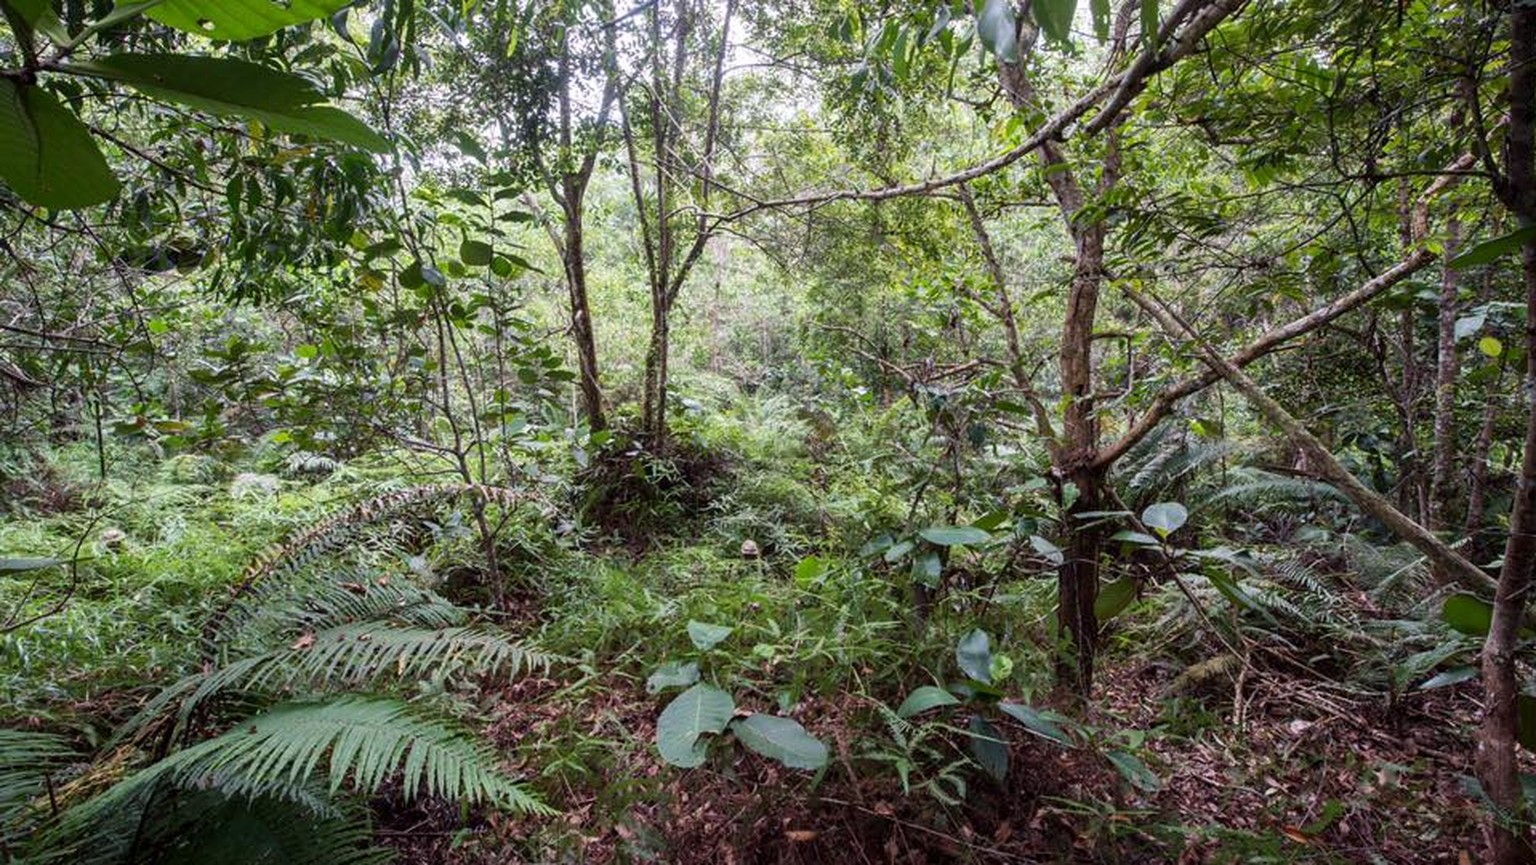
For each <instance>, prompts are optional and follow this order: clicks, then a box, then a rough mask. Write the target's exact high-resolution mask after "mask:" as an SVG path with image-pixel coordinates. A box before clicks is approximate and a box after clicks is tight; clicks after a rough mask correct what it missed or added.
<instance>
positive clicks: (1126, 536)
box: [1109, 531, 1162, 547]
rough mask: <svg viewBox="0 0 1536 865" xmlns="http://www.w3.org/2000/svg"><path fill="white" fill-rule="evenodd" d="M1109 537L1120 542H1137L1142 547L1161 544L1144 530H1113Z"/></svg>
mask: <svg viewBox="0 0 1536 865" xmlns="http://www.w3.org/2000/svg"><path fill="white" fill-rule="evenodd" d="M1109 539H1110V540H1112V541H1119V542H1120V543H1122V544H1137V545H1138V546H1143V547H1157V546H1162V543H1161V542H1160V541H1158V539H1157V538H1154V537H1152V536H1151V535H1149V534H1147V533H1146V532H1130V531H1126V532H1115V533H1114V534H1112V535H1110V536H1109Z"/></svg>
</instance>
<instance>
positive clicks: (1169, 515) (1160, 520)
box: [1141, 502, 1189, 538]
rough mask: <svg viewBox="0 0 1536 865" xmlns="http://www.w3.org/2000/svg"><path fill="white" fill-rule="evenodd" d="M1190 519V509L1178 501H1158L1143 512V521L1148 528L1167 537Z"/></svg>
mask: <svg viewBox="0 0 1536 865" xmlns="http://www.w3.org/2000/svg"><path fill="white" fill-rule="evenodd" d="M1188 520H1189V510H1188V509H1187V508H1185V507H1184V506H1183V505H1181V504H1179V503H1178V502H1158V503H1157V504H1155V505H1148V506H1147V509H1146V510H1144V511H1142V512H1141V521H1142V522H1143V523H1145V524H1146V526H1147V528H1149V529H1151V530H1152V531H1154V532H1157V533H1158V534H1159V535H1161V536H1163V537H1165V538H1166V537H1168V536H1169V535H1171V534H1173V533H1174V532H1176V531H1178V530H1179V529H1180V528H1183V526H1184V523H1185V522H1186V521H1188Z"/></svg>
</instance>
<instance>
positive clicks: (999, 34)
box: [976, 0, 1019, 63]
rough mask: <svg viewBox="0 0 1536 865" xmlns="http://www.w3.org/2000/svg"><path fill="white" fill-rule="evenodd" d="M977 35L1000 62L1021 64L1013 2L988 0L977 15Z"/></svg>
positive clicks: (1008, 0) (1009, 0) (1010, 0)
mask: <svg viewBox="0 0 1536 865" xmlns="http://www.w3.org/2000/svg"><path fill="white" fill-rule="evenodd" d="M976 35H978V36H980V37H981V44H982V45H983V46H985V47H986V49H987V50H988V51H990V52H991V53H992V56H994V57H996V58H997V59H998V60H999V61H1001V62H1003V63H1017V62H1019V30H1018V19H1017V18H1016V17H1014V13H1013V2H1012V0H987V2H986V5H984V6H982V8H981V12H980V13H978V14H977V15H976Z"/></svg>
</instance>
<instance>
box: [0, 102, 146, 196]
mask: <svg viewBox="0 0 1536 865" xmlns="http://www.w3.org/2000/svg"><path fill="white" fill-rule="evenodd" d="M0 178H4V179H5V182H6V184H7V185H8V186H10V187H11V190H12V191H13V192H15V193H16V194H17V195H18V196H20V197H21V198H22V199H23V200H25V201H27V202H29V203H31V204H37V205H41V206H43V207H53V208H59V209H70V208H76V207H88V206H90V205H92V204H101V203H102V202H105V201H111V200H112V199H113V198H114V197H115V196H116V195H117V191H118V189H119V184H118V182H117V178H116V177H114V176H112V170H111V169H110V168H108V167H107V160H106V159H105V158H104V157H103V156H102V155H101V151H100V150H98V149H97V148H96V142H94V141H92V140H91V133H90V131H89V130H87V129H86V128H85V124H83V123H81V122H80V119H79V118H78V117H76V116H75V115H74V113H73V112H71V111H70V110H69V109H67V108H65V107H64V106H63V105H61V104H60V103H59V100H58V99H56V98H54V96H53V94H52V93H49V92H48V91H46V90H43V89H41V88H39V87H34V86H29V85H23V84H17V83H16V82H15V81H14V80H13V79H10V78H3V79H0Z"/></svg>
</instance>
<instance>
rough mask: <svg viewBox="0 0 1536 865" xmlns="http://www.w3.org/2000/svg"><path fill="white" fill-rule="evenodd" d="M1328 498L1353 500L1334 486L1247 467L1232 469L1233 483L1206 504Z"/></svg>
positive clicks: (1243, 503) (1278, 501) (1341, 500)
mask: <svg viewBox="0 0 1536 865" xmlns="http://www.w3.org/2000/svg"><path fill="white" fill-rule="evenodd" d="M1316 499H1327V500H1330V501H1336V502H1347V501H1349V499H1348V498H1347V497H1345V496H1344V494H1343V493H1341V492H1339V491H1338V490H1337V489H1335V488H1334V487H1333V486H1331V485H1329V484H1325V483H1322V482H1321V481H1314V480H1309V479H1307V478H1297V477H1289V476H1287V475H1281V474H1276V473H1274V472H1267V471H1265V470H1263V469H1258V468H1252V467H1244V468H1237V469H1233V470H1232V479H1231V482H1230V483H1228V484H1227V485H1226V486H1224V487H1222V488H1220V489H1218V490H1216V491H1215V492H1213V493H1212V494H1211V495H1210V496H1209V497H1207V499H1206V501H1207V503H1209V504H1231V505H1243V506H1249V507H1253V506H1259V505H1265V504H1276V503H1293V502H1307V501H1313V500H1316Z"/></svg>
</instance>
